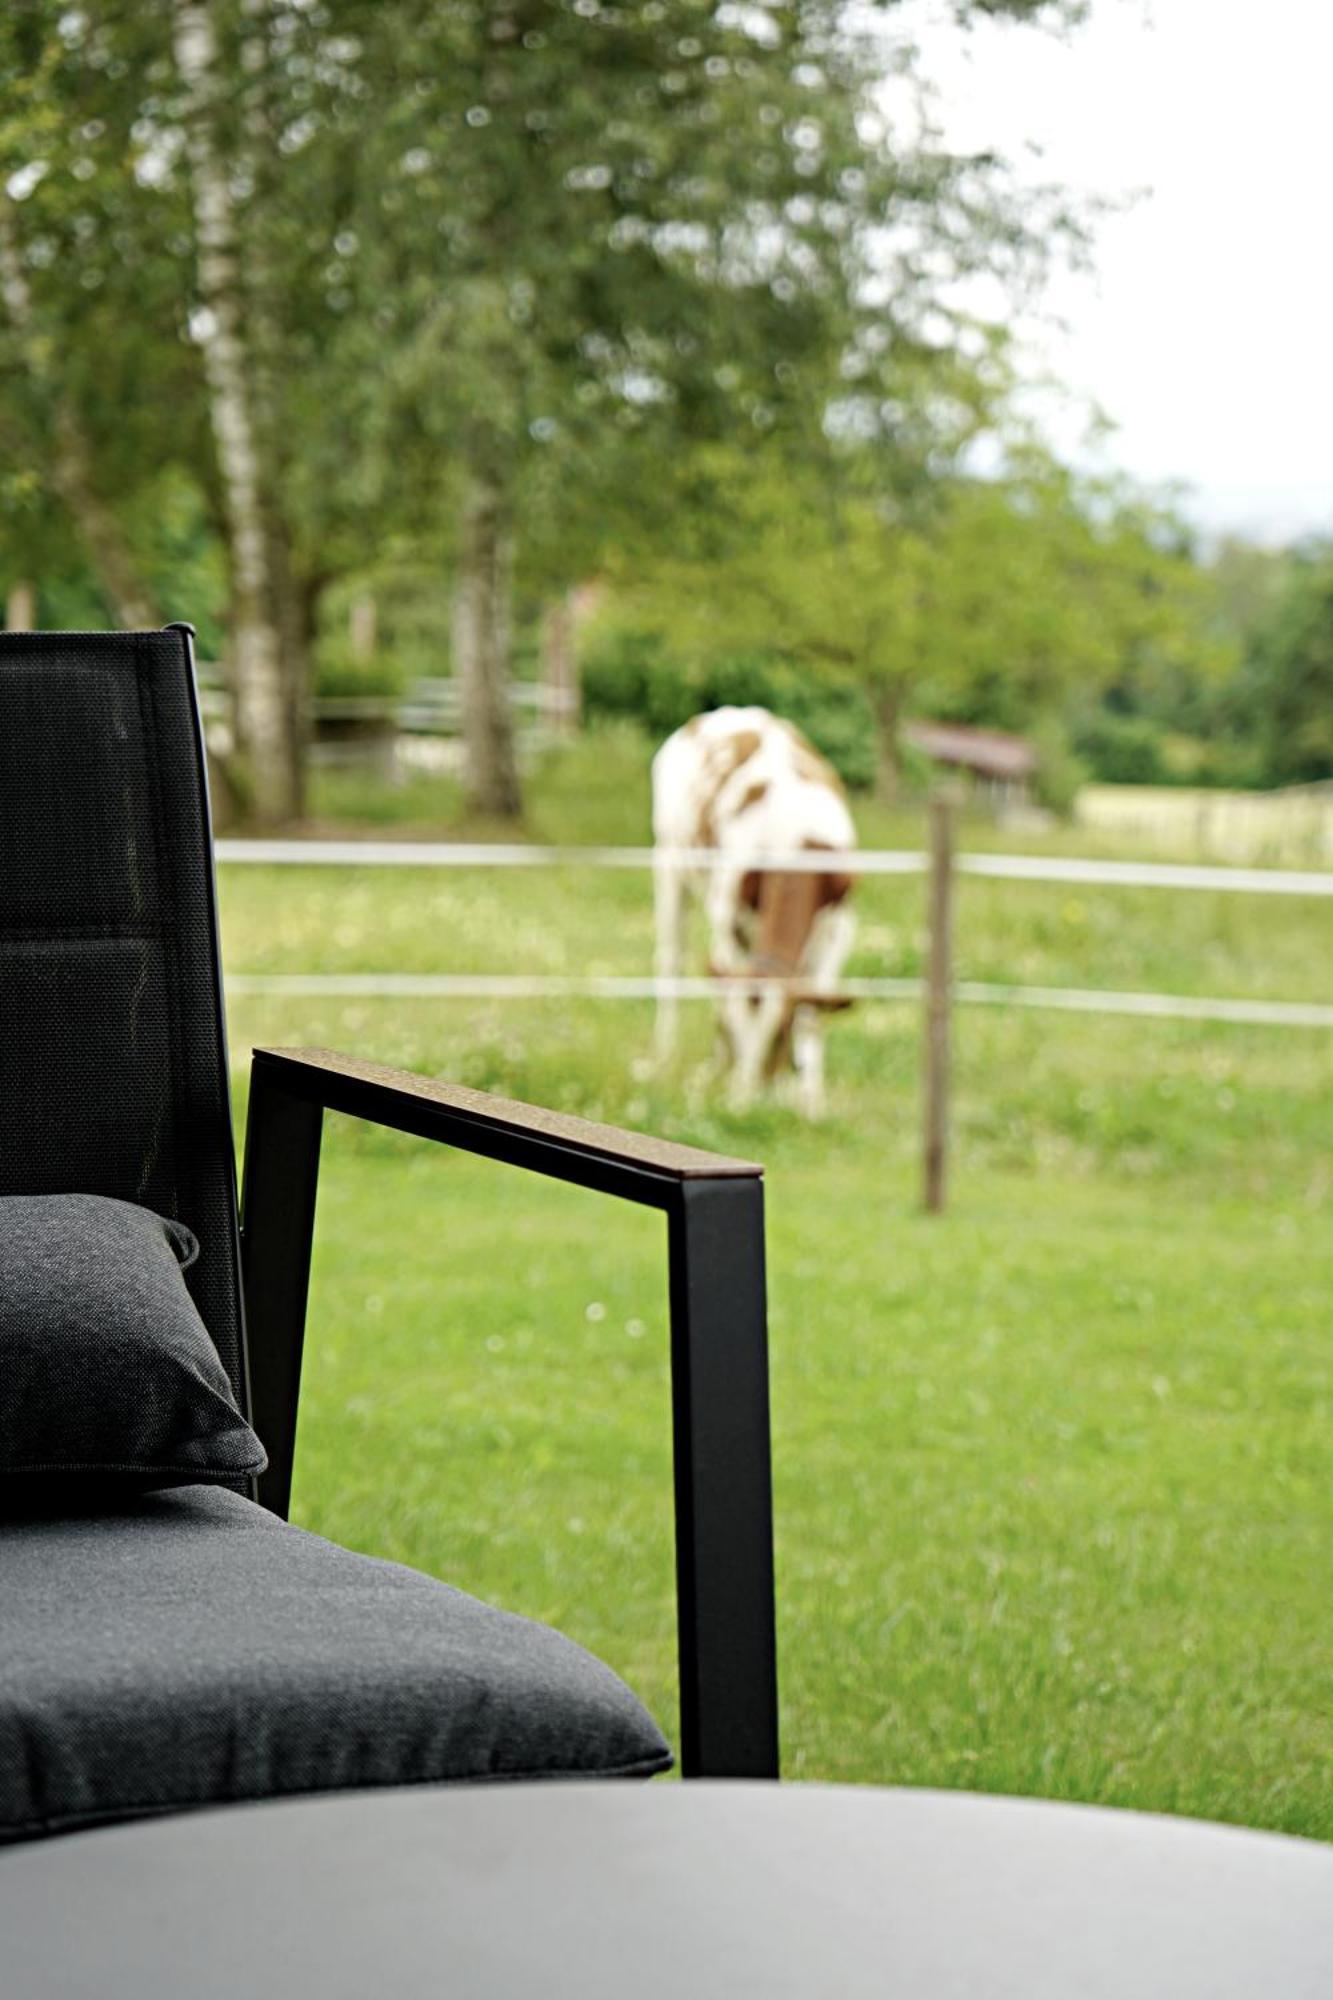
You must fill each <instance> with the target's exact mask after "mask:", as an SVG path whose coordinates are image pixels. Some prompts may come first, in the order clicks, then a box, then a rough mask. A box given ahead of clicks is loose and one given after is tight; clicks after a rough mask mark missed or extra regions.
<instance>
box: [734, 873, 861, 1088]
mask: <svg viewBox="0 0 1333 2000" xmlns="http://www.w3.org/2000/svg"><path fill="white" fill-rule="evenodd" d="M803 845H805V846H807V847H810V848H811V849H815V848H816V847H817V843H815V842H813V841H807V842H804V843H803ZM828 851H831V850H828ZM852 881H853V878H852V876H851V875H849V874H846V873H844V872H843V871H842V870H840V869H839V870H832V869H831V870H829V871H828V872H827V873H825V872H816V871H813V870H811V871H810V872H806V871H805V870H804V869H783V868H763V869H759V868H754V869H751V870H749V872H748V873H747V874H746V875H744V876H743V877H742V879H741V883H740V887H739V892H738V896H737V905H736V942H737V943H738V944H739V945H740V946H741V947H742V949H743V950H744V951H745V952H746V956H747V963H746V968H745V970H746V974H747V975H748V976H749V977H751V978H753V979H756V980H762V981H764V982H765V987H767V984H768V982H769V981H772V982H773V986H774V988H780V994H781V998H780V1002H779V1003H778V1004H775V998H776V996H775V994H774V992H772V991H766V990H765V991H755V992H752V993H750V994H749V995H748V996H747V1002H746V1004H747V1007H748V1010H749V1013H750V1015H751V1017H752V1019H753V1025H754V1028H755V1029H756V1030H757V1031H758V1032H760V1033H762V1034H763V1035H764V1037H765V1042H766V1046H765V1048H764V1051H763V1056H762V1071H763V1074H764V1075H765V1076H768V1077H772V1076H775V1075H776V1074H777V1073H778V1071H779V1070H780V1069H782V1068H783V1067H784V1066H785V1065H786V1064H787V1063H788V1062H789V1061H790V1060H791V1054H792V1025H793V1022H794V1020H795V1016H796V1010H797V1008H798V1007H812V1008H818V1009H821V1010H823V1011H825V1012H829V1013H833V1012H837V1011H839V1010H840V1009H842V1008H844V1007H849V1006H850V1005H851V1004H852V1003H851V1001H850V1000H845V999H841V998H839V997H837V996H835V995H826V994H821V993H814V992H812V991H811V990H810V988H809V986H803V985H802V983H801V982H802V976H803V974H805V973H807V972H808V970H809V967H808V963H807V952H808V948H809V945H810V938H811V933H812V932H813V930H814V927H815V923H816V920H817V918H818V917H819V915H820V912H821V911H823V910H827V909H830V908H833V907H836V906H837V905H838V904H840V903H842V902H843V901H844V900H845V898H846V897H847V895H848V894H849V893H850V891H851V887H852ZM759 1016H762V1017H763V1019H762V1024H761V1023H760V1021H759V1020H758V1019H757V1018H754V1017H759ZM747 1025H748V1024H747ZM733 1053H734V1051H733Z"/></svg>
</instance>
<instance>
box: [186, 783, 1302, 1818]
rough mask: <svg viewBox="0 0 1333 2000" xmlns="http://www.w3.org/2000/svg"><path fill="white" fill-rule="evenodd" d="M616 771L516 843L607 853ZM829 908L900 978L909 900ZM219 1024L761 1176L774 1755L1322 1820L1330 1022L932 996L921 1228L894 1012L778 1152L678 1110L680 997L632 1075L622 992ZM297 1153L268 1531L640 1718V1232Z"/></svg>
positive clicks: (644, 1287) (384, 1167) (1160, 982)
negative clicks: (942, 1157) (946, 1076)
mask: <svg viewBox="0 0 1333 2000" xmlns="http://www.w3.org/2000/svg"><path fill="white" fill-rule="evenodd" d="M560 782H561V783H566V782H570V781H569V779H568V773H566V774H565V775H564V777H562V778H561V780H560ZM558 792H559V785H558V784H556V785H554V786H553V787H552V793H551V796H555V795H557V794H558ZM625 792H626V787H625V784H624V780H623V774H622V780H621V784H620V792H619V796H618V798H616V799H610V798H607V797H603V796H601V795H600V794H599V793H597V791H596V789H595V788H593V796H592V797H591V798H590V800H589V803H588V810H587V814H586V817H585V820H584V821H582V822H580V821H579V819H578V815H577V812H576V810H575V803H573V802H569V801H566V802H564V803H562V804H560V805H559V809H558V810H556V808H555V807H552V809H551V814H552V819H553V821H554V822H555V823H554V824H548V825H547V826H546V827H545V828H543V829H539V830H541V831H543V832H544V833H545V834H546V835H547V836H549V837H556V838H562V839H563V838H570V837H572V833H573V831H574V829H575V827H579V828H580V829H581V830H582V831H583V832H584V834H585V836H589V837H595V838H604V839H619V838H624V837H627V836H626V833H625V830H624V821H625V819H626V817H627V814H628V808H627V806H626V804H625ZM636 809H637V808H636ZM562 813H563V815H564V819H563V821H562V820H561V817H560V815H561V814H562ZM617 814H619V818H618V819H617ZM628 837H631V838H633V837H638V836H637V835H634V834H630V835H629V836H628ZM865 837H866V838H870V837H872V836H871V834H870V833H869V832H867V833H866V835H865ZM874 837H876V838H878V837H880V836H878V835H876V836H874ZM647 887H648V885H647V881H646V878H643V877H639V876H616V875H601V876H598V877H595V878H579V877H578V876H577V875H576V874H574V873H573V872H572V871H571V872H570V873H569V874H568V875H566V874H565V873H563V872H562V873H559V874H543V875H538V874H533V875H531V876H530V875H527V874H526V873H524V874H519V875H515V874H512V873H505V874H500V873H498V872H497V873H490V874H481V873H478V874H471V873H469V874H466V875H463V874H448V875H443V874H435V875H431V874H428V873H426V872H425V871H422V872H421V873H420V874H418V873H417V872H415V871H409V872H407V873H399V872H397V871H394V872H388V871H386V872H384V873H373V874H372V873H371V872H370V871H346V872H343V871H338V872H337V873H332V872H323V871H316V870H308V871H307V870H281V871H280V870H263V869H253V868H247V869H244V870H240V869H236V870H226V871H224V875H223V911H224V932H225V948H226V958H227V963H228V966H229V968H230V969H232V970H234V971H242V970H244V971H258V970H278V969H286V970H291V971H298V970H299V971H315V970H325V971H327V970H334V969H339V968H346V969H349V970H350V969H367V968H372V967H379V966H382V967H392V968H394V969H399V968H405V967H412V968H418V969H424V970H440V971H457V970H463V969H476V970H483V969H485V970H505V969H510V970H517V969H524V970H532V969H535V970H539V971H549V970H577V969H591V968H593V967H596V968H597V969H605V970H609V971H615V970H621V971H639V970H643V969H644V968H645V967H646V965H647V963H648V957H649V951H650V923H649V916H648V901H647ZM858 899H859V900H860V902H861V907H862V943H861V947H860V949H859V953H858V959H857V969H858V970H864V971H876V970H888V971H909V970H913V969H915V965H916V962H917V960H918V958H919V953H920V936H919V931H920V921H921V917H920V889H919V885H918V884H914V883H911V882H881V883H877V884H874V885H871V884H864V885H863V886H862V890H861V891H858ZM960 955H961V959H962V970H963V971H964V973H965V974H966V975H968V976H971V977H977V978H994V979H1014V980H1020V981H1024V982H1026V981H1033V982H1037V981H1040V982H1041V983H1051V984H1056V983H1067V984H1071V985H1088V986H1091V985H1103V986H1130V987H1132V986H1140V987H1153V988H1160V989H1163V990H1171V991H1179V992H1216V993H1234V994H1244V993H1254V994H1273V995H1275V996H1279V997H1287V998H1293V999H1296V998H1303V997H1316V998H1324V997H1327V991H1328V972H1329V967H1330V964H1333V909H1330V908H1329V906H1328V905H1323V904H1320V905H1316V904H1311V903H1304V902H1295V901H1292V902H1286V901H1281V900H1279V899H1271V900H1268V901H1264V900H1261V899H1258V898H1256V899H1253V900H1251V899H1250V898H1247V897H1240V896H1231V897H1225V896H1215V895H1207V894H1204V895H1175V894H1172V895H1168V894H1164V893H1159V892H1142V891H1139V892H1104V891H1101V890H1097V891H1080V892H1078V894H1077V895H1070V894H1069V893H1068V892H1066V891H1065V890H1064V889H1063V888H1061V887H1058V886H1055V887H1042V888H1040V889H1038V888H1036V887H1030V886H1026V885H1017V884H998V883H979V882H971V883H968V884H967V885H966V886H965V888H964V890H963V894H962V909H961V912H960ZM231 1021H232V1032H233V1040H234V1042H235V1043H236V1045H237V1051H238V1053H240V1052H241V1051H243V1049H244V1046H245V1045H246V1044H247V1043H253V1042H257V1041H279V1042H281V1041H294V1040H311V1041H316V1040H317V1041H326V1042H330V1043H332V1044H334V1045H337V1046H341V1047H344V1048H347V1049H349V1050H354V1051H358V1052H362V1053H375V1054H380V1055H382V1056H384V1057H385V1058H387V1059H389V1060H393V1061H399V1062H404V1063H407V1064H410V1065H412V1066H414V1067H419V1068H422V1069H426V1070H431V1071H436V1072H438V1073H441V1074H448V1075H452V1076H455V1077H458V1078H459V1079H461V1080H463V1081H466V1082H469V1083H474V1084H480V1085H482V1086H486V1087H491V1088H495V1089H500V1090H504V1091H508V1092H510V1093H512V1094H514V1095H519V1096H527V1097H530V1098H534V1099H537V1100H541V1101H546V1102H552V1103H556V1104H561V1105H565V1106H567V1107H569V1108H571V1109H576V1110H579V1111H583V1112H586V1113H588V1114H590V1115H593V1116H602V1117H608V1118H615V1119H619V1120H622V1121H626V1122H629V1123H632V1124H636V1125H640V1126H644V1127H650V1128H654V1129H659V1130H662V1131H666V1132H669V1133H672V1134H675V1135H677V1136H680V1137H682V1138H687V1139H690V1140H693V1141H695V1142H696V1143H700V1144H704V1145H714V1146H719V1147H721V1148H723V1149H725V1150H728V1151H732V1152H741V1153H746V1154H749V1155H751V1156H755V1157H758V1158H761V1159H763V1160H764V1161H765V1162H766V1163H767V1166H768V1173H769V1220H770V1273H771V1290H772V1355H773V1417H774V1442H775V1481H776V1504H777V1536H778V1592H779V1636H780V1646H781V1682H782V1700H783V1732H784V1761H785V1768H786V1770H787V1772H788V1774H789V1775H791V1776H793V1777H802V1778H826V1779H840V1780H858V1781H873V1782H878V1783H912V1784H935V1785H961V1786H968V1787H972V1788H976V1789H982V1790H993V1791H1009V1792H1032V1793H1040V1794H1044V1795H1047V1796H1059V1797H1070V1798H1081V1799H1094V1800H1102V1801H1108V1802H1114V1803H1119V1804H1130V1805H1136V1806H1141V1807H1150V1808H1158V1809H1164V1810H1168V1811H1181V1812H1192V1813H1198V1814H1202V1815H1205V1816H1208V1817H1215V1818H1224V1819H1235V1820H1240V1821H1245V1822H1248V1823H1251V1824H1254V1825H1264V1826H1273V1827H1282V1828H1287V1829H1289V1830H1293V1831H1298V1832H1303V1833H1308V1834H1316V1835H1321V1836H1323V1837H1326V1838H1333V1775H1331V1773H1333V1633H1331V1632H1330V1627H1329V1619H1328V1609H1327V1607H1328V1599H1329V1586H1330V1582H1331V1581H1333V1481H1330V1478H1329V1471H1328V1467H1329V1462H1330V1444H1331V1443H1333V1422H1331V1421H1330V1419H1331V1416H1333V1368H1331V1367H1330V1337H1329V1336H1330V1326H1329V1321H1330V1314H1329V1300H1330V1298H1331V1297H1333V1230H1330V1228H1329V1217H1328V1210H1329V1195H1330V1190H1331V1188H1333V1169H1331V1168H1330V1148H1329V1139H1330V1128H1331V1126H1333V1112H1331V1107H1333V1037H1329V1036H1328V1035H1325V1034H1320V1033H1317V1032H1303V1033H1302V1032H1294V1031H1286V1032H1283V1031H1275V1030H1269V1029H1260V1028H1239V1027H1223V1026H1212V1025H1201V1024H1194V1023H1190V1024H1183V1023H1170V1022H1136V1021H1126V1020H1117V1019H1113V1018H1096V1019H1092V1018H1083V1017H1067V1016H1059V1015H1040V1014H1028V1013H1019V1012H1016V1011H1015V1012H1008V1011H1005V1010H998V1009H997V1010H990V1009H987V1010H962V1011H960V1013H959V1016H958V1028H957V1034H958V1050H957V1068H958V1075H957V1105H956V1134H957V1144H956V1156H955V1172H954V1203H953V1207H952V1211H951V1213H950V1214H949V1215H948V1216H947V1217H945V1218H943V1219H938V1220H927V1219H926V1218H924V1217H922V1216H921V1215H920V1214H919V1213H918V1212H917V1208H916V1200H915V1147H916V1139H915V1131H916V1119H917V1110H916V1075H917V1062H918V1031H917V1030H918V1023H917V1019H916V1015H915V1010H913V1009H911V1008H909V1007H905V1006H897V1005H879V1004H876V1005H871V1006H864V1007H860V1008H857V1009H856V1010H854V1011H853V1012H852V1013H850V1014H848V1015H846V1016H844V1017H839V1018H838V1019H837V1020H836V1021H835V1022H834V1024H833V1026H832V1029H831V1033H830V1072H831V1111H830V1117H829V1119H828V1121H827V1123H826V1124H825V1125H823V1126H821V1127H817V1128H811V1127H808V1126H804V1125H802V1124H801V1123H800V1121H798V1120H797V1119H796V1118H795V1117H794V1116H793V1115H792V1114H791V1113H790V1112H788V1111H786V1110H784V1109H781V1108H775V1107H765V1108H762V1109H759V1110H756V1111H755V1112H753V1113H750V1114H747V1115H746V1116H743V1117H740V1116H733V1115H729V1114H727V1113H726V1112H724V1111H723V1110H721V1109H720V1108H719V1107H718V1105H717V1103H716V1100H715V1093H714V1092H713V1090H712V1088H711V1085H710V1082H709V1079H708V1075H707V1065H706V1058H707V1055H708V1048H709V1031H708V1026H707V1017H706V1014H705V1012H704V1010H702V1009H700V1008H695V1009H694V1010H692V1011H691V1012H690V1014H689V1016H688V1030H689V1032H688V1037H687V1046H686V1047H685V1049H684V1051H683V1053H682V1057H681V1061H680V1063H679V1065H678V1067H677V1069H676V1071H675V1073H674V1074H673V1075H671V1076H670V1077H667V1078H658V1077H655V1076H654V1075H653V1074H652V1073H651V1071H650V1069H649V1066H648V1064H647V1062H646V1059H645V1058H646V1054H647V1049H648V1042H649V1035H650V1025H651V1023H650V1012H649V1010H648V1009H647V1008H646V1007H644V1006H641V1005H637V1004H624V1005H609V1004H605V1003H592V1002H589V1003H578V1002H572V1001H571V1002H561V1003H552V1002H540V1003H539V1002H523V1003H511V1004H498V1003H481V1002H458V1001H454V1002H449V1003H437V1002H423V1001H395V1002H386V1001H382V1000H366V1001H357V1002H355V1003H353V1002H348V1001H342V1000H330V1001H320V1000H310V999H297V998H284V999H276V998H271V997H270V998H247V999H242V1000H234V1001H233V1003H232V1006H231ZM239 1074H241V1072H240V1070H239V1066H238V1075H239ZM331 1127H332V1129H331V1130H330V1133H329V1135H328V1139H327V1143H326V1152H325V1163H324V1170H323V1178H322V1183H321V1196H320V1218H319V1228H318V1232H317V1256H316V1270H315V1280H314V1287H313V1299H312V1313H311V1342H310V1346H309V1348H308V1349H307V1379H306V1396H305V1400H304V1403H303V1417H302V1426H301V1438H300V1450H299V1454H298V1470H297V1496H296V1497H297V1514H298V1517H299V1518H300V1519H301V1520H303V1521H304V1522H306V1523H307V1524H308V1525H310V1526H313V1527H315V1528H318V1529H319V1530H321V1531H322V1532H326V1533H328V1534H330V1535H333V1536H334V1537H336V1538H337V1539H339V1540H342V1541H346V1542H348V1543H350V1544H352V1545H354V1546H357V1547H360V1548H364V1549H368V1550H372V1551H374V1552H377V1553H382V1554H387V1555H391V1556H394V1557H397V1558H399V1559H402V1560H404V1561H408V1562H412V1563H415V1564H417V1565H419V1566H421V1567H422V1568H425V1569H428V1570H432V1571H435V1572H436V1573H438V1574H440V1575H443V1576H447V1577H449V1578H451V1579H452V1580H454V1581H456V1582H458V1583H461V1584H462V1585H464V1586H465V1587H467V1588H470V1589H473V1590H476V1591H478V1592H479V1593H482V1594H485V1595H487V1596H490V1597H491V1598H493V1599H495V1600H496V1601H499V1602H501V1603H504V1604H506V1605H510V1606H512V1607H514V1608H516V1609H521V1610H524V1611H528V1612H531V1613H533V1614H534V1615H536V1616H539V1617H544V1618H549V1619H551V1620H553V1621H554V1622H556V1623H558V1624H560V1625H561V1626H562V1627H564V1628H565V1629H566V1630H568V1631H570V1632H572V1633H573V1634H574V1635H575V1636H577V1637H579V1638H581V1639H583V1640H584V1641H585V1642H586V1643H588V1644H589V1645H591V1646H592V1647H594V1648H595V1649H596V1650H598V1651H599V1652H601V1653H603V1654H604V1655H605V1656H606V1657H607V1658H608V1659H610V1660H611V1661H612V1662H613V1664H615V1665H616V1666H617V1667H618V1668H619V1669H620V1670H621V1671H622V1672H624V1673H625V1674H626V1675H627V1677H628V1678H629V1679H630V1680H631V1681H632V1682H633V1684H634V1685H635V1686H636V1687H637V1688H638V1689H639V1690H640V1692H642V1693H643V1695H644V1696H645V1698H646V1699H647V1700H648V1701H649V1702H650V1704H652V1705H653V1706H654V1707H655V1708H656V1709H657V1710H658V1711H659V1713H661V1714H662V1715H663V1717H664V1719H666V1720H667V1721H668V1724H670V1723H671V1722H672V1719H673V1718H674V1680H673V1674H674V1663H673V1650H674V1630H673V1615H672V1582H671V1523H670V1511H669V1492H670V1476H669V1454H670V1435H669V1415H668V1397H667V1378H666V1288H665V1256H664V1247H665V1246H664V1241H663V1234H662V1224H661V1221H660V1218H658V1217H656V1216H654V1215H651V1214H649V1213H646V1212H644V1211H640V1210H636V1209H631V1208H628V1207H620V1206H618V1205H615V1204H609V1203H607V1202H606V1201H604V1200H602V1199H599V1198H598V1197H596V1196H594V1195H590V1194H586V1193H583V1192H581V1191H577V1190H571V1189H565V1188H561V1187H559V1186H557V1185H555V1184H553V1183H548V1182H544V1181H538V1180H530V1179H527V1178H525V1177H522V1176H519V1175H516V1174H514V1173H511V1172H506V1171H504V1170H502V1169H500V1168H497V1167H494V1166H492V1165H490V1164H488V1163H485V1162H480V1161H475V1160H469V1159H466V1158H464V1157H462V1156H453V1155H448V1154H445V1153H443V1152H441V1151H439V1150H438V1149H434V1148H431V1147H428V1146H426V1145H424V1144H421V1143H417V1142H413V1141H409V1140H405V1139H400V1138H397V1137H393V1136H390V1135H384V1134H378V1133H374V1132H372V1131H370V1130H368V1129H367V1128H363V1127H358V1126H356V1125H353V1124H351V1123H348V1122H345V1121H341V1120H333V1121H331Z"/></svg>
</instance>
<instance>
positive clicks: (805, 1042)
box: [792, 1007, 824, 1118]
mask: <svg viewBox="0 0 1333 2000" xmlns="http://www.w3.org/2000/svg"><path fill="white" fill-rule="evenodd" d="M792 1057H793V1060H794V1061H795V1064H796V1107H797V1109H798V1110H799V1111H802V1112H804V1114H805V1116H806V1117H807V1118H822V1117H823V1116H824V1023H823V1020H822V1019H821V1017H820V1015H819V1013H818V1012H817V1011H816V1009H815V1008H813V1007H798V1008H797V1010H796V1020H795V1022H794V1024H793V1027H792Z"/></svg>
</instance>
